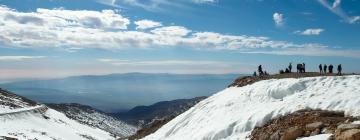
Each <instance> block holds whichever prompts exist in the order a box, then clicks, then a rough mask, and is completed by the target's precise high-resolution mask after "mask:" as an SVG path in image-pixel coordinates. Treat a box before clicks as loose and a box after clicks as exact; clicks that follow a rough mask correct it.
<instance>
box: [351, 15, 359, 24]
mask: <svg viewBox="0 0 360 140" xmlns="http://www.w3.org/2000/svg"><path fill="white" fill-rule="evenodd" d="M358 22H360V16H354V17H351V18H350V23H358Z"/></svg>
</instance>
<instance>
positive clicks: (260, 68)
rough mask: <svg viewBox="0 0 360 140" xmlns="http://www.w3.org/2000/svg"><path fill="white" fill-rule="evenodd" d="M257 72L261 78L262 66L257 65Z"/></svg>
mask: <svg viewBox="0 0 360 140" xmlns="http://www.w3.org/2000/svg"><path fill="white" fill-rule="evenodd" d="M258 71H259V76H262V75H263V74H264V72H263V70H262V66H261V65H259V67H258Z"/></svg>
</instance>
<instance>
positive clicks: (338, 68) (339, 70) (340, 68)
mask: <svg viewBox="0 0 360 140" xmlns="http://www.w3.org/2000/svg"><path fill="white" fill-rule="evenodd" d="M337 70H338V73H337V75H341V71H342V66H341V64H339V65H338V67H337Z"/></svg>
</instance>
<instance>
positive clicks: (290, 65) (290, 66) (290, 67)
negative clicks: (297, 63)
mask: <svg viewBox="0 0 360 140" xmlns="http://www.w3.org/2000/svg"><path fill="white" fill-rule="evenodd" d="M291 69H292V64H291V63H289V71H290V73H291Z"/></svg>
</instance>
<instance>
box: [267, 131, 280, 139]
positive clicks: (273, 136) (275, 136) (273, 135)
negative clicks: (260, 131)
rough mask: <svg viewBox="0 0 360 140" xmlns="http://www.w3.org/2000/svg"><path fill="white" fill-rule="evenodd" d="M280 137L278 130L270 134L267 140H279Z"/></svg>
mask: <svg viewBox="0 0 360 140" xmlns="http://www.w3.org/2000/svg"><path fill="white" fill-rule="evenodd" d="M280 137H281V135H280V130H278V131H276V132H275V133H274V134H272V135H271V136H270V139H269V140H279V139H280Z"/></svg>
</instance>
